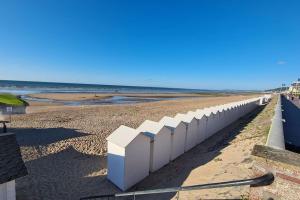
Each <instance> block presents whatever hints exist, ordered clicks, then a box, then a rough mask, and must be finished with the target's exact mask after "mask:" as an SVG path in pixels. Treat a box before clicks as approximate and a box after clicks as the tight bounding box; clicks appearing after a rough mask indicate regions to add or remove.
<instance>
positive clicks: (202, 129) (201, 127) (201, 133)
mask: <svg viewBox="0 0 300 200" xmlns="http://www.w3.org/2000/svg"><path fill="white" fill-rule="evenodd" d="M187 114H188V115H192V116H193V117H195V118H196V119H197V124H198V128H197V129H198V130H197V144H199V143H201V142H203V141H204V140H205V139H206V138H207V137H208V135H207V132H206V123H207V117H206V116H205V114H204V112H201V111H199V112H197V111H196V112H193V111H189V112H188V113H187Z"/></svg>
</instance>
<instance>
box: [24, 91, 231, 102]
mask: <svg viewBox="0 0 300 200" xmlns="http://www.w3.org/2000/svg"><path fill="white" fill-rule="evenodd" d="M221 95H223V96H224V95H229V94H220V93H216V94H213V93H207V94H205V93H203V94H188V93H161V94H159V93H156V94H152V93H39V94H29V95H28V96H29V97H34V98H46V99H51V100H64V101H79V100H91V99H105V98H110V97H113V96H125V97H145V98H175V97H207V96H221Z"/></svg>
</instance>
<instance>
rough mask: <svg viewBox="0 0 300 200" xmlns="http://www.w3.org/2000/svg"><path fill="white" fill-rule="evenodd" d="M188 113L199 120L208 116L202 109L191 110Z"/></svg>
mask: <svg viewBox="0 0 300 200" xmlns="http://www.w3.org/2000/svg"><path fill="white" fill-rule="evenodd" d="M187 114H188V115H192V116H194V117H195V118H196V119H198V120H200V119H202V118H203V117H206V116H205V114H204V112H202V110H199V111H198V110H197V111H196V112H194V111H189V112H188V113H187Z"/></svg>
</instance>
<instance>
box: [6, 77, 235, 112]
mask: <svg viewBox="0 0 300 200" xmlns="http://www.w3.org/2000/svg"><path fill="white" fill-rule="evenodd" d="M238 92H239V91H232V90H203V89H183V88H164V87H142V86H124V85H100V84H79V83H54V82H35V81H13V80H0V93H10V94H14V95H18V96H19V97H21V98H22V99H23V100H25V101H35V102H46V103H59V104H63V105H71V106H77V105H104V104H132V103H139V102H153V101H160V100H165V99H176V98H184V96H183V97H175V98H174V97H170V98H160V97H128V96H126V95H123V94H125V93H136V94H138V93H148V94H151V93H155V94H159V93H170V94H171V93H202V94H203V93H238ZM36 93H104V94H105V93H113V94H114V95H113V96H112V97H109V98H106V99H90V100H80V101H63V100H53V99H47V98H37V97H32V96H30V95H29V94H36Z"/></svg>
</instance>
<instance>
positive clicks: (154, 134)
mask: <svg viewBox="0 0 300 200" xmlns="http://www.w3.org/2000/svg"><path fill="white" fill-rule="evenodd" d="M137 130H138V131H139V132H142V133H143V134H144V135H145V136H147V137H149V138H150V139H151V143H150V163H149V165H150V171H151V172H154V171H156V170H158V169H160V168H161V167H163V166H164V165H166V164H168V163H169V161H170V155H171V134H172V132H171V130H170V129H169V128H167V127H166V126H165V125H163V124H162V123H158V122H154V121H150V120H146V121H144V122H143V123H142V124H141V125H140V126H139V127H138V128H137Z"/></svg>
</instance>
